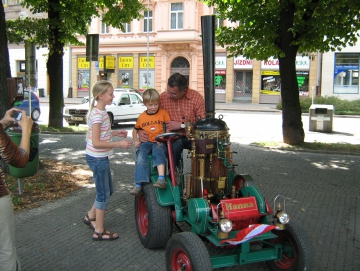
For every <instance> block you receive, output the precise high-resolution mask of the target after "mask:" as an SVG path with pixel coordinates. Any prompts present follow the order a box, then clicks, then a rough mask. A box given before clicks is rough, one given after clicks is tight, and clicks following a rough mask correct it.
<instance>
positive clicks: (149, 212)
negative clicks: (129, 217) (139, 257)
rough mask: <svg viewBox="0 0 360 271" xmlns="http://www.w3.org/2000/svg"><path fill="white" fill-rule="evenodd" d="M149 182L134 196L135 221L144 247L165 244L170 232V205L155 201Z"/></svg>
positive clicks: (156, 246) (155, 246) (158, 246)
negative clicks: (141, 191)
mask: <svg viewBox="0 0 360 271" xmlns="http://www.w3.org/2000/svg"><path fill="white" fill-rule="evenodd" d="M154 189H156V188H153V186H152V184H151V183H147V184H144V185H143V186H142V190H143V193H141V194H140V195H139V196H136V197H135V221H136V229H137V232H138V236H139V239H140V242H141V243H142V245H143V246H144V247H146V248H149V249H150V248H160V247H163V246H165V245H166V243H167V241H168V240H169V238H170V236H171V233H172V219H171V207H170V206H166V207H165V206H161V205H159V203H158V202H157V199H156V196H155V191H154Z"/></svg>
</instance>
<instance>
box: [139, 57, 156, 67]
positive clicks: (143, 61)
mask: <svg viewBox="0 0 360 271" xmlns="http://www.w3.org/2000/svg"><path fill="white" fill-rule="evenodd" d="M147 59H148V58H147V57H146V56H141V57H140V69H146V68H147V67H148V66H147V63H148V61H147ZM149 68H150V69H153V68H155V57H154V56H150V57H149Z"/></svg>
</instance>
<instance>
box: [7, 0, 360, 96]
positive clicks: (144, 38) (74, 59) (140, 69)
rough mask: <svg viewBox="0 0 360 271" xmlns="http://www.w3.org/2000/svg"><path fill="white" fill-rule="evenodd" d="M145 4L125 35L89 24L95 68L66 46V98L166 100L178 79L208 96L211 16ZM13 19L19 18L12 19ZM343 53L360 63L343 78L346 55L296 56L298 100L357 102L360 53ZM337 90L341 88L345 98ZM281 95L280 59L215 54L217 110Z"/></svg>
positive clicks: (81, 50) (174, 4) (196, 9)
mask: <svg viewBox="0 0 360 271" xmlns="http://www.w3.org/2000/svg"><path fill="white" fill-rule="evenodd" d="M10 1H11V0H8V1H7V2H10ZM3 2H4V0H3ZM13 2H17V1H13ZM143 4H144V5H145V6H146V7H148V8H149V11H145V12H144V13H143V15H144V18H143V19H141V20H133V21H132V22H130V23H129V24H126V25H125V27H124V28H125V29H124V31H122V30H121V29H117V28H112V27H110V26H107V25H106V24H104V23H103V22H102V20H101V17H100V18H95V19H94V20H93V21H92V23H91V26H90V29H89V34H99V58H98V60H97V61H87V60H86V47H85V46H72V45H70V46H69V48H68V49H67V50H66V52H65V55H64V96H65V97H66V96H69V94H70V92H69V89H70V88H71V90H72V91H71V96H72V97H83V96H87V95H89V88H90V85H93V84H94V83H95V82H96V81H98V80H100V79H102V80H109V81H111V82H112V84H113V85H114V86H115V87H125V88H136V89H139V90H145V89H146V88H149V87H151V88H155V89H157V90H158V91H159V92H163V91H165V88H166V85H167V78H168V77H169V76H170V75H171V74H173V73H175V72H180V73H182V74H184V75H185V76H186V77H187V78H188V81H189V86H190V88H192V89H195V90H197V91H198V92H200V93H201V94H203V93H204V83H203V77H204V75H203V68H202V66H203V55H202V42H201V36H200V35H201V16H203V15H212V14H214V9H213V8H212V7H207V6H206V5H204V4H203V3H202V2H200V1H196V0H183V1H182V2H179V1H172V0H149V1H147V0H144V1H143ZM14 6H15V5H14ZM10 7H11V5H8V8H6V9H5V12H6V16H7V18H8V15H9V14H10V12H9V8H10ZM11 14H12V15H14V14H15V15H16V13H14V12H11ZM18 16H19V15H18ZM37 16H40V15H37ZM220 25H229V26H230V25H231V23H230V22H227V21H221V20H216V26H220ZM79 40H81V41H83V42H84V43H86V37H85V36H79ZM9 49H10V50H9V52H10V62H11V68H12V72H13V74H19V72H20V73H21V72H22V71H21V63H22V61H24V54H23V53H21V50H23V47H22V48H21V45H20V46H15V45H10V46H9ZM42 50H43V51H42ZM356 51H357V52H358V53H356ZM44 52H45V53H44ZM344 52H349V53H346V54H349V55H356V54H357V64H356V65H355V64H354V63H355V62H356V57H353V56H347V57H345V58H346V60H344V59H343V61H353V62H354V63H353V62H352V65H351V67H350V70H351V72H350V71H349V70H344V69H346V67H348V66H346V67H345V68H344V67H342V66H341V65H340V64H339V63H340V62H341V61H340V60H339V59H340V58H341V55H342V53H341V54H340V53H339V54H338V53H336V52H335V53H326V54H319V53H312V54H310V56H305V57H303V56H300V55H299V56H298V57H297V59H296V70H297V80H298V85H299V90H300V91H299V95H301V96H308V95H315V94H321V95H323V96H325V95H327V96H328V95H336V96H339V97H340V98H342V99H345V98H346V99H360V95H359V86H358V84H357V83H356V82H357V81H356V79H355V78H358V77H357V72H358V66H359V64H358V63H359V48H358V47H351V48H345V49H344ZM45 54H46V48H43V49H38V50H37V63H38V88H40V87H41V88H44V89H45V93H47V94H48V86H47V76H46V70H45V67H46V65H45V61H46V58H42V56H43V55H45ZM349 58H350V59H351V60H349ZM335 59H338V61H337V62H336V60H335ZM339 61H340V62H339ZM43 62H44V64H43ZM335 70H336V71H337V72H336V71H335ZM344 73H345V74H346V75H347V74H349V76H350V74H351V76H352V78H353V79H352V80H351V87H348V85H344V84H350V83H349V82H350V81H346V80H344V78H345V77H346V76H344ZM341 79H343V80H341ZM339 84H340V85H341V84H343V85H341V86H342V87H341V90H339V87H338V85H339ZM355 84H357V85H355ZM345 86H346V87H345ZM350 89H351V90H350ZM280 90H281V81H280V73H279V63H278V60H277V59H273V58H270V59H268V60H266V61H258V60H255V59H253V60H252V59H246V58H244V57H241V56H238V57H230V58H228V54H227V52H226V50H225V49H224V48H221V47H220V46H216V52H215V92H216V93H215V100H216V101H217V102H252V103H278V102H279V101H280ZM348 92H351V93H348Z"/></svg>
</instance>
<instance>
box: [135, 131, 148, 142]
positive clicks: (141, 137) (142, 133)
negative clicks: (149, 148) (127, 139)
mask: <svg viewBox="0 0 360 271" xmlns="http://www.w3.org/2000/svg"><path fill="white" fill-rule="evenodd" d="M138 137H139V140H140V141H141V142H148V141H149V135H148V133H147V132H145V131H144V130H139V131H138Z"/></svg>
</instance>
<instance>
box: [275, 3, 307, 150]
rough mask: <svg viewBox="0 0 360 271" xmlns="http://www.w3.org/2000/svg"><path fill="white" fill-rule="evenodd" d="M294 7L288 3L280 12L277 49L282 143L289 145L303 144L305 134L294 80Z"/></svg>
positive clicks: (296, 49)
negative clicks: (281, 54)
mask: <svg viewBox="0 0 360 271" xmlns="http://www.w3.org/2000/svg"><path fill="white" fill-rule="evenodd" d="M295 11H296V10H295V5H294V4H293V3H288V5H284V6H283V9H282V10H281V12H280V37H281V38H280V41H279V43H278V46H279V48H281V50H282V51H283V53H284V54H285V55H284V56H279V64H280V65H279V67H280V78H281V103H282V116H283V125H282V129H283V141H284V143H287V144H290V145H298V144H302V143H304V139H305V133H304V129H303V124H302V120H301V108H300V98H299V87H298V84H297V79H296V55H297V51H298V48H299V46H298V45H294V44H293V42H294V41H295V40H294V39H295V38H294V34H293V33H292V31H291V28H292V25H293V20H294V14H295Z"/></svg>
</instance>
